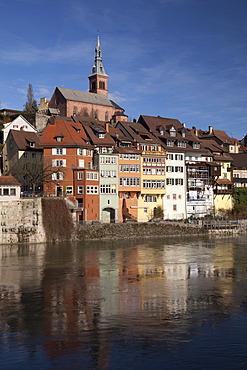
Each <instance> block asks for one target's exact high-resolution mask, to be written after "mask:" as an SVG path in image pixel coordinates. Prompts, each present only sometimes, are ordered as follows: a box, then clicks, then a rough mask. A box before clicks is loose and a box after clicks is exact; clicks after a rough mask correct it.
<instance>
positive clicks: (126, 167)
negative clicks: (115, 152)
mask: <svg viewBox="0 0 247 370" xmlns="http://www.w3.org/2000/svg"><path fill="white" fill-rule="evenodd" d="M120 172H140V166H139V164H121V165H120Z"/></svg>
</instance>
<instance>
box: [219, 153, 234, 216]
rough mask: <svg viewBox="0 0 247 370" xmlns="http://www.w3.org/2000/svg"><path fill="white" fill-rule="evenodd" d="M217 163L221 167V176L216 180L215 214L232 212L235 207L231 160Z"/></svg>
mask: <svg viewBox="0 0 247 370" xmlns="http://www.w3.org/2000/svg"><path fill="white" fill-rule="evenodd" d="M227 157H228V160H226V161H222V160H221V161H217V164H219V165H220V167H221V175H220V176H219V177H218V178H217V179H216V180H215V185H214V208H215V214H216V215H217V214H220V213H222V212H224V211H228V210H231V209H232V207H233V197H232V195H233V183H232V171H231V160H230V158H229V156H227Z"/></svg>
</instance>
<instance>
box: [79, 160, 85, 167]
mask: <svg viewBox="0 0 247 370" xmlns="http://www.w3.org/2000/svg"><path fill="white" fill-rule="evenodd" d="M79 167H84V159H79Z"/></svg>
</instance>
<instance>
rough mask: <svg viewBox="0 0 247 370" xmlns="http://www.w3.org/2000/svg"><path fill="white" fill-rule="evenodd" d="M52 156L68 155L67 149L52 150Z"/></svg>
mask: <svg viewBox="0 0 247 370" xmlns="http://www.w3.org/2000/svg"><path fill="white" fill-rule="evenodd" d="M52 154H53V155H62V154H63V155H65V154H66V148H52Z"/></svg>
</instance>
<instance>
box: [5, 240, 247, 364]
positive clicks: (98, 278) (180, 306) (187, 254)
mask: <svg viewBox="0 0 247 370" xmlns="http://www.w3.org/2000/svg"><path fill="white" fill-rule="evenodd" d="M245 245H246V238H244V237H242V238H237V239H221V240H219V239H217V240H215V241H214V240H205V239H204V240H197V241H185V242H183V243H182V242H181V241H177V242H176V241H175V240H170V241H165V242H164V241H161V240H158V241H157V240H155V241H151V242H140V243H136V242H133V241H132V242H128V243H127V242H116V243H113V242H112V243H99V242H94V243H92V242H91V243H84V244H82V243H77V244H61V245H38V246H28V247H27V246H25V247H20V246H19V247H16V246H12V247H9V246H4V247H2V250H1V262H0V299H1V301H0V302H1V306H0V327H1V334H0V344H1V352H0V360H1V364H4V367H5V368H8V367H9V368H13V367H14V366H16V367H17V366H19V367H20V366H26V365H28V366H30V367H32V366H34V367H36V366H40V367H42V368H50V366H53V365H54V366H55V365H56V366H60V367H63V368H66V366H68V367H69V366H71V365H73V366H74V367H75V368H77V367H78V368H80V367H81V364H82V362H83V364H84V365H85V368H113V369H115V368H126V367H128V368H138V367H137V365H138V361H139V365H140V364H141V365H142V368H148V366H150V364H149V362H148V361H150V363H151V361H152V359H153V361H155V363H156V364H161V363H162V364H164V362H166V364H167V366H168V367H170V368H172V366H175V367H174V368H178V366H179V365H180V363H179V356H178V353H179V351H181V346H182V347H183V350H184V346H186V348H187V349H189V348H190V346H191V343H193V342H194V340H195V338H199V337H200V336H202V337H203V338H204V339H205V335H207V340H205V343H204V344H203V346H202V348H201V351H202V352H205V348H206V346H207V341H209V338H210V341H211V342H212V340H213V339H212V338H214V335H216V334H215V333H213V332H212V330H214V329H213V328H215V327H219V330H222V326H221V325H223V323H226V322H228V321H229V320H232V317H238V320H240V317H241V319H243V317H244V318H246V307H247V305H246V302H247V299H246V289H245V288H246V277H247V273H246V271H247V256H246V249H245ZM235 327H236V325H235ZM239 328H241V325H239ZM239 330H240V329H239ZM209 334H210V335H209ZM232 335H234V333H233V332H232ZM238 335H239V332H238V334H237V333H236V337H237V336H238ZM242 340H243V337H242ZM245 343H246V338H245ZM208 344H209V343H208ZM235 348H236V347H235ZM229 350H230V349H229ZM224 351H227V348H225V349H224ZM231 351H233V347H231ZM165 353H166V357H164V354H165ZM174 353H175V354H174ZM198 353H199V352H198ZM11 354H14V355H15V356H11ZM168 354H169V356H171V354H172V357H169V356H168ZM186 356H188V361H189V362H188V364H189V365H190V367H191V366H192V367H193V366H196V365H195V363H193V361H197V365H198V361H200V360H199V359H198V358H197V356H194V360H193V359H192V357H191V356H189V352H188V353H187V352H186V353H185V354H184V358H186ZM232 356H233V358H234V353H233V355H232ZM238 356H239V357H238V359H241V356H243V357H244V356H245V355H244V351H243V353H242V354H240V355H239V354H238ZM132 357H133V358H135V361H137V362H136V365H135V366H136V367H135V366H134V365H133V362H131V361H132ZM136 358H138V360H136ZM144 358H145V360H144ZM154 359H155V360H154ZM169 361H170V362H169ZM207 361H208V362H209V361H210V354H209V355H208V358H207ZM222 361H223V359H222ZM232 361H233V364H234V365H235V368H236V363H234V361H235V360H234V359H232ZM131 363H132V366H133V367H130V364H131ZM228 363H230V362H228ZM242 363H244V362H243V359H242ZM139 365H138V366H139ZM195 368H196V367H195ZM211 368H212V367H211Z"/></svg>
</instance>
